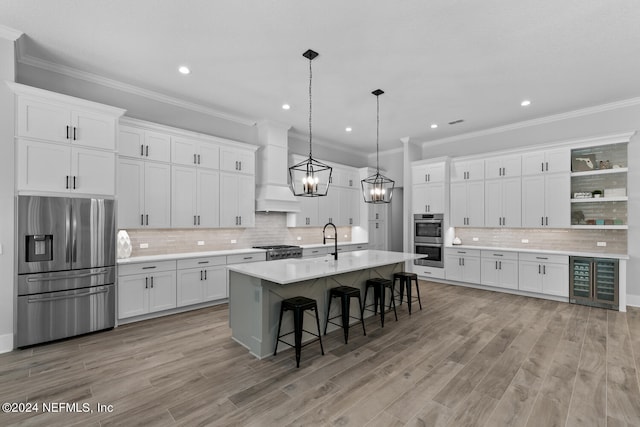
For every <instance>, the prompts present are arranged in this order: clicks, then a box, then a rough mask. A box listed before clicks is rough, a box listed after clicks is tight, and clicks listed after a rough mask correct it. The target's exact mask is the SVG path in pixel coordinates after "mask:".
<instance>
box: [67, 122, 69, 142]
mask: <svg viewBox="0 0 640 427" xmlns="http://www.w3.org/2000/svg"><path fill="white" fill-rule="evenodd" d="M67 139H69V125H67Z"/></svg>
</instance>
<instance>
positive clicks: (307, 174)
mask: <svg viewBox="0 0 640 427" xmlns="http://www.w3.org/2000/svg"><path fill="white" fill-rule="evenodd" d="M302 56H304V57H305V58H307V59H308V60H309V157H308V158H307V159H305V160H303V161H302V162H300V163H298V164H295V165H293V166H291V167H290V168H289V185H290V187H291V191H292V192H293V195H294V196H299V197H319V196H326V195H327V191H328V190H329V184H330V183H331V172H332V168H331V166H329V165H326V164H324V163H322V162H320V161H318V160H316V159H314V158H313V156H312V151H311V141H312V134H311V79H312V77H313V75H312V72H311V61H313V59H314V58H316V57H317V56H318V53H317V52H314V51H313V50H311V49H309V50H307V51H306V52H305V53H303V54H302Z"/></svg>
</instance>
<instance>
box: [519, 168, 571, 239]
mask: <svg viewBox="0 0 640 427" xmlns="http://www.w3.org/2000/svg"><path fill="white" fill-rule="evenodd" d="M570 191H571V182H570V176H569V173H568V172H566V173H549V174H546V173H545V174H537V175H528V176H523V177H522V226H523V227H527V228H540V227H552V228H565V227H569V225H570V223H571V221H570V219H571V218H570V216H571V213H570V212H571V205H570Z"/></svg>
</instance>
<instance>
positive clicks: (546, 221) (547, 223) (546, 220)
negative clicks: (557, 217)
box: [544, 216, 549, 225]
mask: <svg viewBox="0 0 640 427" xmlns="http://www.w3.org/2000/svg"><path fill="white" fill-rule="evenodd" d="M544 218H545V223H546V224H545V225H549V217H548V216H545V217H544Z"/></svg>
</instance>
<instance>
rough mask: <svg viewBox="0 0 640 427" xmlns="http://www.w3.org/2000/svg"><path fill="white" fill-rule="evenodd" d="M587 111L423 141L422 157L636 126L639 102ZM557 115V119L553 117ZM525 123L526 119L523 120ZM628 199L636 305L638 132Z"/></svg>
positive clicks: (630, 279)
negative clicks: (492, 129)
mask: <svg viewBox="0 0 640 427" xmlns="http://www.w3.org/2000/svg"><path fill="white" fill-rule="evenodd" d="M595 110H597V109H590V110H589V111H592V112H591V113H590V114H586V115H578V114H565V115H561V116H557V117H555V118H552V120H548V121H546V122H544V123H541V121H539V122H537V123H536V124H535V125H533V126H513V127H512V128H511V129H509V128H508V127H507V128H506V129H505V128H503V129H497V130H498V131H499V132H485V134H484V135H479V134H469V135H463V136H461V137H459V138H457V139H455V140H454V139H448V140H442V141H434V142H427V143H424V144H423V147H422V156H423V158H424V159H429V158H435V157H440V156H452V157H455V156H463V155H472V154H479V153H487V152H491V151H497V150H506V149H511V148H519V147H525V146H532V145H537V144H545V143H552V142H561V141H568V140H572V139H580V138H589V137H594V136H601V135H607V134H614V133H620V132H628V131H637V130H640V105H629V106H623V105H621V107H620V108H615V109H607V110H603V111H595ZM556 119H558V120H556ZM524 125H526V123H525V124H524ZM628 154H629V174H628V179H627V182H628V188H627V195H628V196H629V202H628V221H629V230H628V242H629V243H628V253H629V261H628V264H627V298H628V300H627V303H628V304H629V305H634V306H640V281H638V280H636V279H635V278H637V277H640V135H636V136H635V137H634V138H633V139H632V140H631V143H630V144H629V152H628Z"/></svg>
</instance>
